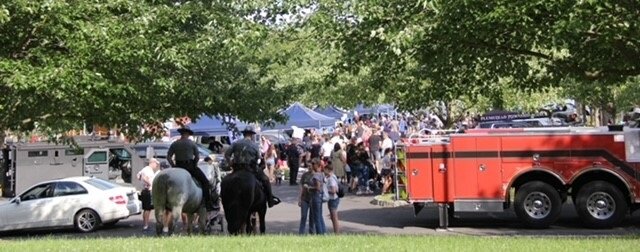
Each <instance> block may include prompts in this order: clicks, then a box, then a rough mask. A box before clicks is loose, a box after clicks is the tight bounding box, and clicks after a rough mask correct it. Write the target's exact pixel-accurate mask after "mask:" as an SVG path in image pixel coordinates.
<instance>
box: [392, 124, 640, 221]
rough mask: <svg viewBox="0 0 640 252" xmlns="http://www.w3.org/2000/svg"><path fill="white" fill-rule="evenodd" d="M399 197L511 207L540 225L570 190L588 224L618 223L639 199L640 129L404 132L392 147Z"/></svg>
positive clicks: (443, 206) (446, 208)
mask: <svg viewBox="0 0 640 252" xmlns="http://www.w3.org/2000/svg"><path fill="white" fill-rule="evenodd" d="M396 154H397V156H396V157H397V158H398V162H397V167H396V171H397V172H396V185H398V187H397V188H396V193H397V197H399V198H404V199H406V200H408V201H409V202H410V203H413V205H414V208H415V210H416V213H418V212H419V211H420V209H422V207H424V206H425V205H437V206H438V207H439V208H440V226H441V227H446V226H447V225H448V217H449V216H450V215H451V214H454V213H457V212H502V211H505V210H506V209H509V208H510V207H513V208H514V210H515V212H516V214H517V216H518V218H519V219H520V220H521V221H523V222H524V223H525V224H527V225H528V226H530V227H533V228H545V227H548V226H549V225H551V224H552V223H554V222H555V221H556V220H557V219H558V217H559V216H560V211H561V205H562V204H563V202H565V201H566V200H567V199H569V198H571V200H572V202H573V203H574V205H575V208H576V210H577V213H578V214H579V216H580V219H581V220H582V221H583V222H584V224H585V225H586V226H588V227H593V228H608V227H612V226H615V225H617V224H618V223H620V222H621V221H622V220H623V219H624V217H625V216H626V215H627V214H628V213H629V212H630V211H633V210H635V209H636V208H637V207H638V203H640V129H637V128H624V129H622V128H617V127H609V128H607V127H605V128H522V129H478V130H469V131H467V132H466V133H464V134H448V135H440V134H437V135H428V136H421V137H415V138H408V139H406V140H405V141H404V143H403V144H399V145H398V147H397V152H396Z"/></svg>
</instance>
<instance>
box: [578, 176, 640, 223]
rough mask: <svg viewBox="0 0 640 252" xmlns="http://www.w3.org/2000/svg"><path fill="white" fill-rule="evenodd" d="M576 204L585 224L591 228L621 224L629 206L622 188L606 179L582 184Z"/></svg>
mask: <svg viewBox="0 0 640 252" xmlns="http://www.w3.org/2000/svg"><path fill="white" fill-rule="evenodd" d="M575 206H576V211H577V212H578V215H579V216H580V219H581V220H582V222H583V223H584V225H585V226H587V227H590V228H611V227H613V226H615V225H617V224H619V223H620V222H621V221H622V220H623V219H624V217H625V215H626V214H627V211H628V208H629V206H628V205H627V202H626V199H625V196H624V194H623V193H622V192H621V191H620V189H618V187H616V186H614V185H612V184H611V183H608V182H605V181H593V182H591V183H588V184H586V185H584V186H582V188H581V189H580V191H578V195H577V197H576V202H575Z"/></svg>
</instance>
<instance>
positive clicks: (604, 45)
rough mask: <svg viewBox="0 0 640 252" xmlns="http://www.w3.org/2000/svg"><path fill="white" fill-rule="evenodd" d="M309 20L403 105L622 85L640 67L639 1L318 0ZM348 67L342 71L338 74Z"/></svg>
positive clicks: (353, 70)
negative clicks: (510, 90)
mask: <svg viewBox="0 0 640 252" xmlns="http://www.w3.org/2000/svg"><path fill="white" fill-rule="evenodd" d="M318 5H319V7H318V11H317V13H316V14H315V15H314V16H313V17H311V19H310V22H309V24H310V25H313V26H314V27H316V28H317V29H318V30H321V31H323V32H322V33H321V34H320V35H319V41H324V45H325V47H326V48H332V49H333V50H337V51H339V52H340V57H339V59H338V60H337V61H336V63H335V64H334V69H335V70H336V72H338V73H349V74H363V73H364V74H366V77H364V78H362V79H364V80H366V81H367V82H366V83H365V84H363V85H364V86H366V87H368V88H374V90H377V91H381V93H383V94H384V95H385V97H386V98H387V99H388V100H392V101H395V102H397V103H398V105H400V107H404V108H418V107H421V106H423V105H424V104H425V103H426V102H430V101H436V100H452V99H457V98H459V97H462V96H467V97H471V98H473V97H477V96H479V95H484V96H486V97H494V96H496V95H497V94H499V93H500V92H501V90H502V89H501V88H500V86H501V85H499V84H500V83H508V84H509V85H511V86H513V87H515V88H518V89H522V90H534V89H540V88H542V87H547V86H558V85H561V84H562V83H564V82H565V81H568V80H571V81H575V82H577V83H578V84H579V85H590V84H591V83H594V82H597V83H600V84H601V85H618V84H620V83H623V82H625V81H626V80H627V79H629V78H632V77H635V76H638V75H640V26H639V25H638V24H639V22H638V20H640V3H639V2H638V1H633V0H630V1H613V0H599V1H590V0H585V1H575V0H558V1H545V0H531V1H511V0H496V1H480V0H477V1H475V0H472V1H468V0H448V1H439V0H421V1H402V0H388V1H319V4H318ZM335 76H339V75H338V74H334V75H333V77H335Z"/></svg>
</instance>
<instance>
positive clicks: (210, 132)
mask: <svg viewBox="0 0 640 252" xmlns="http://www.w3.org/2000/svg"><path fill="white" fill-rule="evenodd" d="M224 122H225V121H223V119H222V118H217V117H211V116H205V115H203V116H201V117H200V118H199V119H198V120H196V122H195V123H189V124H187V125H186V126H187V127H189V129H191V130H192V131H193V134H194V135H195V136H226V135H228V133H229V130H230V129H233V128H235V129H238V130H242V129H244V127H245V126H246V124H245V123H243V122H240V121H236V120H227V122H228V123H227V124H225V123H224ZM229 122H233V123H234V124H235V125H231V123H229ZM233 126H235V127H233ZM170 134H171V135H172V136H175V135H180V134H179V133H178V129H177V128H176V129H171V130H170Z"/></svg>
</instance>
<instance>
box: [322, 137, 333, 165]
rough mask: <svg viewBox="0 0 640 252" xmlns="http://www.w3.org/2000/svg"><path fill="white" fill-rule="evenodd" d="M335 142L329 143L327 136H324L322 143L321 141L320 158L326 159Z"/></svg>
mask: <svg viewBox="0 0 640 252" xmlns="http://www.w3.org/2000/svg"><path fill="white" fill-rule="evenodd" d="M333 146H335V143H331V141H330V139H329V136H325V137H324V143H322V153H321V154H322V159H323V160H327V159H329V157H330V156H331V152H332V151H333Z"/></svg>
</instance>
